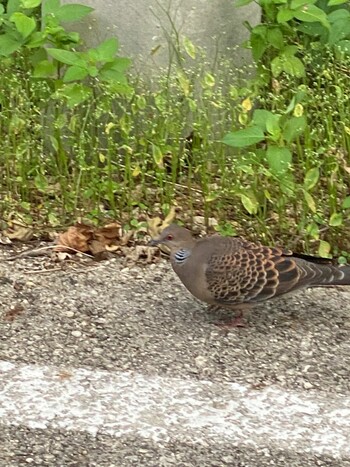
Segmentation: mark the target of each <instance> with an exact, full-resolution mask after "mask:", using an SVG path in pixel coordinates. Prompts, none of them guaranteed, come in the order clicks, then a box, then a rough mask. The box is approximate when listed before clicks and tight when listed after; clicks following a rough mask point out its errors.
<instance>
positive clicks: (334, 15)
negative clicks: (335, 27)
mask: <svg viewBox="0 0 350 467" xmlns="http://www.w3.org/2000/svg"><path fill="white" fill-rule="evenodd" d="M349 16H350V12H349V11H348V10H345V9H344V8H339V9H338V10H334V11H332V12H331V13H329V15H328V21H329V22H330V23H331V24H332V23H335V22H336V21H339V20H342V19H345V18H349Z"/></svg>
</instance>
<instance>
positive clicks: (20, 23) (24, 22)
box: [10, 11, 36, 39]
mask: <svg viewBox="0 0 350 467" xmlns="http://www.w3.org/2000/svg"><path fill="white" fill-rule="evenodd" d="M10 21H12V22H13V23H15V25H16V29H17V31H18V32H19V33H20V34H21V36H22V37H23V38H24V39H26V38H27V37H28V36H29V35H30V34H31V33H32V32H33V31H34V30H35V28H36V22H35V19H34V18H29V16H26V15H24V14H23V13H20V12H19V11H16V12H15V13H13V15H11V17H10Z"/></svg>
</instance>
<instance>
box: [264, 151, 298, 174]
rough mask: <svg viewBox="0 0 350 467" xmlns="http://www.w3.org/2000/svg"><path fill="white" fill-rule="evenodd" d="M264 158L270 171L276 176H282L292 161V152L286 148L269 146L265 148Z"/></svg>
mask: <svg viewBox="0 0 350 467" xmlns="http://www.w3.org/2000/svg"><path fill="white" fill-rule="evenodd" d="M266 159H267V162H268V164H269V167H270V170H271V172H272V173H273V174H274V175H276V176H277V178H278V177H279V176H283V175H284V174H285V173H286V172H287V171H288V169H289V167H290V164H291V162H292V153H291V152H290V150H289V149H288V148H285V147H278V146H271V145H270V146H269V147H268V148H267V150H266Z"/></svg>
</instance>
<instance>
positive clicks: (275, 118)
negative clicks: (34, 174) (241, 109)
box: [266, 113, 281, 140]
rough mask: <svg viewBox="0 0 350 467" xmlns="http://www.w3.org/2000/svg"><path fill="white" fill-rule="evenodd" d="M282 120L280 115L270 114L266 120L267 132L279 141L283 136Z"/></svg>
mask: <svg viewBox="0 0 350 467" xmlns="http://www.w3.org/2000/svg"><path fill="white" fill-rule="evenodd" d="M280 118H281V116H280V115H278V114H273V113H270V115H269V116H268V117H267V119H266V131H267V132H268V133H269V134H270V135H271V136H272V137H273V139H274V140H277V139H278V138H279V137H280V135H281V128H280V125H279V121H280Z"/></svg>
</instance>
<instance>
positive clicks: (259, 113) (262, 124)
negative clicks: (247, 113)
mask: <svg viewBox="0 0 350 467" xmlns="http://www.w3.org/2000/svg"><path fill="white" fill-rule="evenodd" d="M271 115H273V114H272V112H269V111H268V110H265V109H256V110H254V113H253V119H252V120H253V123H254V125H255V126H258V127H259V128H261V130H262V131H266V120H267V119H268V118H269V117H270V116H271Z"/></svg>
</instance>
